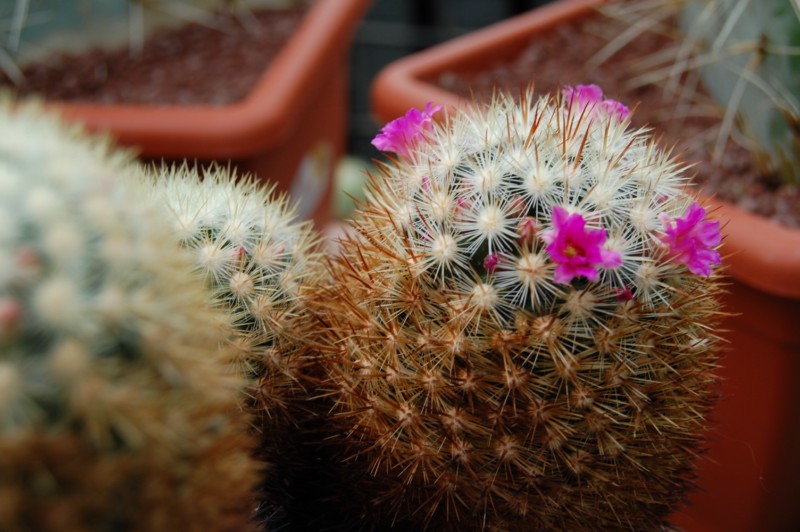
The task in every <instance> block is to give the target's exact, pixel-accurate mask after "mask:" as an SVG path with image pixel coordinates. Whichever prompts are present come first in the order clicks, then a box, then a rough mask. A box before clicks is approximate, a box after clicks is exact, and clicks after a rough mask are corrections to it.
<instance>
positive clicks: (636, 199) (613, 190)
mask: <svg viewBox="0 0 800 532" xmlns="http://www.w3.org/2000/svg"><path fill="white" fill-rule="evenodd" d="M598 91H599V89H598V88H597V87H595V86H588V87H587V86H579V87H577V88H574V89H573V88H570V89H567V90H566V91H565V94H564V99H563V101H553V100H550V99H547V98H540V99H538V100H533V99H532V96H531V95H530V94H526V95H525V97H524V98H523V101H522V103H520V104H518V103H516V102H515V101H514V100H513V99H512V98H510V97H507V96H499V97H497V98H496V99H495V100H494V101H493V102H492V104H491V105H489V106H487V107H486V108H485V109H484V110H483V111H481V112H479V113H473V114H469V113H460V114H457V115H456V116H454V117H451V118H449V121H448V124H447V126H446V127H433V126H432V124H429V125H428V126H427V127H417V131H418V132H419V135H422V136H424V137H425V138H424V139H412V143H413V144H414V145H415V148H416V149H413V151H411V152H410V153H408V156H401V157H399V158H398V160H397V163H396V165H394V166H393V167H387V166H384V167H383V168H384V170H383V172H382V174H383V175H382V176H381V180H383V181H385V182H386V183H387V184H388V185H387V186H379V184H378V182H377V180H373V186H372V188H371V190H370V191H369V193H368V197H369V201H368V209H369V212H368V214H369V215H370V218H372V217H375V216H380V217H383V218H385V219H386V221H387V222H388V223H392V224H395V225H397V226H398V227H400V228H402V230H403V232H404V233H405V235H406V237H407V239H408V240H407V242H404V243H403V245H406V244H407V245H408V246H409V247H410V250H411V253H412V257H411V260H412V262H413V264H411V265H410V268H411V269H412V271H413V272H415V275H422V276H424V277H425V278H427V279H428V280H429V282H430V283H432V284H433V285H434V286H441V287H446V288H447V289H448V290H452V291H453V293H458V294H462V295H463V296H464V297H466V298H467V299H469V298H472V297H473V296H477V294H479V293H483V292H482V291H488V292H487V294H488V293H491V294H492V297H489V298H488V299H484V301H485V302H489V301H492V302H493V303H492V308H491V311H492V312H491V313H492V315H493V316H494V317H495V318H504V319H507V318H509V317H511V316H512V315H513V314H514V309H525V310H528V311H531V312H533V313H534V314H541V313H546V312H549V311H550V310H551V309H552V305H553V304H554V303H563V300H564V299H565V298H568V297H569V294H570V293H572V292H573V291H580V290H589V291H593V292H594V291H598V290H599V291H601V292H602V293H603V295H602V297H601V298H610V300H615V299H616V298H619V297H622V295H623V294H625V295H626V296H625V297H627V294H630V298H631V299H633V300H635V301H636V302H637V303H641V304H643V305H645V306H647V307H649V308H652V307H653V306H655V305H657V304H660V303H664V302H668V301H670V300H671V299H672V298H673V297H674V295H675V293H676V290H680V287H681V286H684V285H687V284H692V283H693V282H694V281H693V280H692V279H691V277H692V276H691V275H690V274H691V273H692V272H694V273H702V274H704V275H709V274H710V266H711V265H712V264H717V263H718V262H719V257H718V255H717V254H716V253H715V252H713V251H712V250H711V247H713V246H716V245H717V244H718V243H719V237H718V235H717V236H714V237H712V238H711V240H710V241H709V242H708V243H707V244H708V245H707V244H703V243H701V242H699V241H696V242H694V244H696V246H697V247H696V248H693V251H696V252H697V253H701V254H702V253H708V255H705V256H706V258H707V260H706V261H705V262H704V261H703V260H702V259H698V257H696V256H694V257H692V258H689V257H688V256H687V255H685V254H683V255H682V254H681V253H677V252H676V251H677V250H675V249H672V247H671V245H670V240H669V236H668V235H669V228H670V227H672V225H673V224H675V223H678V222H677V221H678V220H685V219H687V218H686V217H687V216H690V215H691V213H697V214H695V215H694V216H695V217H697V216H699V218H700V219H702V217H703V216H704V214H705V213H704V212H702V213H701V212H700V211H702V208H700V207H699V206H698V205H695V202H694V200H693V199H692V197H691V196H690V195H688V194H686V193H685V192H684V191H683V189H684V188H685V187H686V185H687V180H686V176H685V175H684V174H683V173H682V172H681V167H680V166H679V165H678V164H677V163H676V162H675V161H674V160H672V159H670V158H669V156H668V154H667V153H664V152H663V151H661V150H659V149H658V148H657V147H656V146H655V145H654V144H653V142H652V140H651V139H650V138H649V137H648V136H647V135H646V134H645V132H644V131H631V130H630V129H629V128H628V127H627V120H626V116H627V108H622V109H621V108H619V107H618V106H619V105H620V104H619V103H618V102H614V101H613V100H608V99H605V100H604V99H603V97H602V92H598ZM620 113H621V114H620ZM698 209H700V210H699V211H698ZM680 223H681V226H682V227H683V225H684V224H685V222H680ZM695 223H701V224H702V222H699V220H695ZM705 223H706V224H708V223H711V224H715V223H713V222H705ZM700 227H706V226H705V225H701V226H700ZM715 227H718V224H716V225H715ZM717 231H718V229H717ZM372 236H373V237H374V238H375V239H376V240H377V241H378V242H382V240H384V239H385V237H382V236H381V235H380V234H375V235H372ZM686 266H688V271H687V267H686ZM595 295H599V294H595ZM495 296H496V297H495ZM477 299H481V298H477ZM504 319H501V320H500V322H504V321H505V322H507V320H504Z"/></svg>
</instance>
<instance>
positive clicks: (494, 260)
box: [483, 253, 500, 273]
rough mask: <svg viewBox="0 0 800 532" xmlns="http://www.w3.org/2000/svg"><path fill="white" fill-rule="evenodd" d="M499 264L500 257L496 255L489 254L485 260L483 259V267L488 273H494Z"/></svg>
mask: <svg viewBox="0 0 800 532" xmlns="http://www.w3.org/2000/svg"><path fill="white" fill-rule="evenodd" d="M499 263H500V257H499V256H498V255H497V253H489V254H488V255H486V258H485V259H483V267H484V268H485V269H486V271H487V272H488V273H494V270H495V268H497V265H498V264H499Z"/></svg>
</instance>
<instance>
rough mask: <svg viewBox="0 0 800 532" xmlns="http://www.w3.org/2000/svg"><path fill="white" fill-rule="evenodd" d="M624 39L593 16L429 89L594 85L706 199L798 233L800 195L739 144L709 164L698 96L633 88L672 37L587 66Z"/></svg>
mask: <svg viewBox="0 0 800 532" xmlns="http://www.w3.org/2000/svg"><path fill="white" fill-rule="evenodd" d="M621 31H622V27H621V26H620V23H617V22H615V21H613V20H610V19H607V18H605V17H603V16H602V15H600V14H596V15H592V16H590V17H588V18H584V19H582V20H579V21H576V22H571V23H569V24H564V25H560V26H558V27H556V28H554V29H553V30H552V31H550V32H548V33H546V34H544V35H540V36H537V37H536V39H535V40H533V41H531V42H530V43H529V45H528V46H527V47H526V48H525V49H523V50H522V51H521V52H520V53H519V54H518V55H517V56H516V57H514V58H513V59H510V60H508V61H506V62H502V63H498V64H495V65H487V67H488V68H485V69H484V70H482V71H480V72H445V73H442V74H440V75H439V76H438V77H437V78H436V79H431V80H429V81H430V82H433V83H436V84H438V85H439V86H441V87H443V88H445V89H447V90H450V91H452V92H456V93H458V94H461V95H465V96H466V95H470V94H476V95H477V96H478V97H479V98H480V97H485V96H487V95H490V94H491V92H492V90H493V87H503V88H509V89H511V90H512V92H517V91H518V90H519V89H520V88H524V87H526V86H528V85H529V84H530V83H531V82H533V83H534V85H535V90H536V91H537V92H539V93H545V92H553V91H556V90H558V88H559V87H562V86H565V85H578V84H584V85H585V84H590V83H594V84H597V85H599V86H600V87H601V88H602V89H603V91H604V92H605V94H606V95H607V97H611V98H614V99H617V100H619V101H621V102H623V103H625V104H627V105H629V106H631V107H632V108H633V107H635V111H634V114H633V119H632V120H633V124H634V125H635V126H652V127H653V128H654V130H655V134H657V135H660V136H663V139H662V141H663V142H664V143H666V145H674V146H675V150H674V152H673V153H675V154H676V155H678V156H680V157H682V158H683V159H684V160H685V161H686V162H687V163H689V164H692V165H693V166H692V168H691V170H690V171H691V172H692V173H694V174H695V181H696V183H697V184H698V185H700V187H702V189H703V190H704V192H705V193H707V194H709V195H713V196H716V197H717V198H720V199H723V200H725V201H727V202H729V203H732V204H736V205H738V206H739V207H741V208H743V209H746V210H749V211H751V212H755V213H758V214H760V215H762V216H765V217H767V218H770V219H772V220H774V221H776V222H778V223H780V224H783V225H786V226H789V227H800V187H797V186H789V185H785V184H782V183H781V181H780V179H779V177H778V176H777V175H770V174H768V173H764V172H762V171H761V170H760V168H759V167H758V165H757V163H756V161H755V159H754V157H753V156H752V155H751V153H750V152H749V151H748V150H747V149H746V148H745V147H743V145H741V144H740V143H738V142H737V141H738V140H740V139H739V138H734V136H733V135H731V137H730V138H729V139H728V141H727V143H726V147H725V149H724V152H723V155H722V156H721V157H720V158H719V159H720V160H719V162H718V163H712V162H711V161H712V159H713V157H712V154H713V153H714V145H715V143H716V140H717V137H718V131H719V129H720V124H721V122H722V119H721V117H722V112H721V111H720V110H719V109H718V108H717V106H715V105H714V104H713V103H712V102H710V100H709V98H708V96H707V95H705V94H704V93H703V92H702V89H700V90H698V91H697V92H695V93H694V94H693V96H692V100H691V101H688V100H687V99H681V98H680V97H678V96H676V95H674V94H671V93H670V92H669V91H667V90H665V88H664V87H663V86H656V85H644V86H639V87H632V83H631V80H632V79H634V76H635V74H634V73H636V72H642V70H643V67H642V64H643V62H642V61H643V58H646V57H648V56H651V55H652V54H655V53H656V52H663V51H664V50H667V49H668V47H670V46H673V45H674V43H675V41H674V40H672V38H671V37H669V36H667V35H665V34H661V33H659V34H656V33H653V32H649V33H646V34H642V35H640V36H639V37H637V39H636V40H635V41H633V42H632V43H630V44H629V45H627V46H626V47H624V48H622V50H621V51H619V52H618V53H617V54H615V55H613V56H612V57H611V58H609V59H607V60H606V61H605V62H603V63H602V64H600V65H597V66H592V65H591V64H590V62H589V60H590V58H592V57H593V56H595V54H596V53H597V52H598V51H599V50H601V49H602V48H603V46H604V45H606V44H607V43H608V42H609V39H611V38H613V36H615V35H619V34H620V33H621ZM651 68H652V67H651Z"/></svg>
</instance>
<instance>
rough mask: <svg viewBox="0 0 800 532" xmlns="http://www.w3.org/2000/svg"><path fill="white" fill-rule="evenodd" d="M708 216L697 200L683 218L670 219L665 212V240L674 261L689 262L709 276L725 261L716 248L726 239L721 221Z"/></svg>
mask: <svg viewBox="0 0 800 532" xmlns="http://www.w3.org/2000/svg"><path fill="white" fill-rule="evenodd" d="M705 216H706V211H705V209H704V208H703V207H701V206H700V204H699V203H697V202H694V203H692V204H691V205H690V206H689V208H688V209H686V213H685V214H684V215H683V217H678V218H670V217H669V216H667V215H666V214H662V215H661V216H660V218H661V222H662V223H663V224H664V236H663V237H662V238H661V240H662V241H663V242H664V243H665V244H666V245H667V247H668V248H669V255H670V257H671V258H672V260H674V261H676V262H679V263H681V264H685V265H686V266H687V267H688V268H689V271H690V272H692V273H693V274H695V275H703V276H706V277H708V276H709V275H711V267H712V266H716V265H718V264H720V263H721V262H722V259H721V258H720V256H719V253H718V252H717V251H716V250H714V249H713V248H715V247H717V246H718V245H719V244H720V242H721V240H722V238H721V237H720V233H719V221H717V220H715V221H713V222H708V221H704V219H705Z"/></svg>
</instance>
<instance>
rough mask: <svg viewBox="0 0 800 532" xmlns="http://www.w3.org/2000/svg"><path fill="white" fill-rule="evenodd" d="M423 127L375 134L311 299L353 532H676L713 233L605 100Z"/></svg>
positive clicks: (492, 107) (415, 124) (493, 110)
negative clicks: (381, 155) (368, 165)
mask: <svg viewBox="0 0 800 532" xmlns="http://www.w3.org/2000/svg"><path fill="white" fill-rule="evenodd" d="M437 112H440V109H439V108H438V107H434V106H431V105H428V106H427V107H426V109H425V110H424V111H419V110H411V111H410V112H409V114H408V115H406V116H405V117H402V118H400V119H398V120H396V121H394V122H392V123H390V124H388V125H387V126H386V128H384V130H383V132H382V134H381V135H379V137H378V138H376V140H375V142H374V144H375V145H376V146H377V147H379V148H380V149H382V150H384V151H391V152H394V155H393V156H392V158H391V160H390V161H389V162H385V163H382V164H381V165H380V167H379V173H378V175H376V176H372V177H371V179H370V183H369V186H368V190H367V194H366V200H365V202H364V204H363V205H362V207H361V209H360V211H359V213H358V214H357V215H356V217H355V219H354V221H353V231H352V234H351V236H349V237H348V238H345V239H344V240H343V242H342V243H341V248H342V250H341V254H340V256H339V257H337V258H336V259H334V260H332V261H331V264H330V268H329V270H330V279H329V282H328V283H327V284H326V285H325V286H324V287H323V288H321V289H320V290H321V293H320V295H319V297H318V298H316V304H317V312H318V315H319V320H320V321H321V323H323V324H324V327H322V328H321V332H320V338H319V339H318V344H319V346H320V349H321V350H322V356H321V360H322V362H323V363H324V365H325V367H326V376H325V380H324V381H323V382H322V383H321V384H320V386H321V388H322V389H323V390H324V392H325V393H328V394H329V395H330V397H331V399H332V405H331V414H330V417H329V419H330V420H331V424H332V430H331V436H330V438H329V439H327V440H326V443H328V445H330V447H331V448H335V449H336V450H335V451H333V452H335V453H337V456H338V457H339V458H340V459H341V461H343V462H345V463H346V464H347V466H348V467H347V468H346V469H344V471H345V473H343V475H344V477H343V478H348V479H349V482H350V484H349V485H348V489H346V490H344V489H341V488H339V489H338V490H337V489H335V490H334V495H332V497H334V500H335V501H336V504H337V505H338V506H340V507H348V505H350V506H349V508H351V511H352V512H353V514H352V515H354V516H358V523H357V524H354V523H352V522H351V523H350V526H353V527H356V528H358V527H361V528H375V529H384V528H387V527H388V526H390V525H392V524H397V525H399V524H400V523H405V524H408V525H410V526H411V528H412V529H419V528H420V527H423V526H427V527H429V528H430V529H432V530H439V529H453V530H471V529H498V530H506V529H510V530H589V529H592V530H594V529H597V530H604V529H617V528H630V529H635V530H651V529H652V530H655V529H660V528H662V527H665V526H667V523H668V515H669V513H670V512H671V511H672V510H674V509H675V508H676V506H677V505H679V503H680V501H681V500H682V499H683V497H684V495H685V493H686V492H687V490H688V488H689V487H691V486H692V483H693V478H694V471H695V465H694V462H695V460H694V459H695V458H696V457H697V455H698V454H699V453H700V452H701V449H702V447H703V438H702V433H703V430H704V429H705V428H706V425H707V421H706V419H707V415H708V413H709V410H710V408H711V406H712V405H713V402H714V399H715V393H714V391H713V384H714V382H715V374H714V371H713V370H714V368H715V365H716V363H717V352H718V345H719V339H718V337H717V336H716V333H715V326H716V324H717V323H718V321H719V320H720V317H721V315H720V309H719V302H718V300H717V296H718V293H719V291H720V284H719V275H718V274H717V273H716V267H717V265H718V264H719V263H720V256H719V253H718V252H717V250H716V248H717V246H718V245H719V243H720V236H719V222H718V221H712V220H708V219H707V213H706V212H705V209H704V208H703V207H702V206H701V204H700V203H699V202H698V201H697V200H696V199H695V198H694V197H693V196H692V194H691V193H690V191H689V190H688V189H687V185H688V178H687V176H686V175H685V174H684V173H683V169H682V168H681V166H680V165H679V164H678V163H677V162H676V161H675V160H673V159H671V158H670V155H669V152H668V151H665V150H663V149H662V148H660V147H659V146H658V145H657V144H656V143H655V141H654V140H653V139H652V138H651V137H650V136H649V135H648V133H647V132H646V131H643V130H634V129H632V128H631V127H630V125H629V120H628V118H627V115H628V109H627V107H625V106H624V105H622V104H620V103H619V102H616V101H613V100H610V99H605V98H604V97H603V96H602V91H601V90H600V89H599V88H598V87H595V86H579V87H574V88H568V89H566V90H565V91H563V93H562V94H558V95H556V96H554V97H541V98H536V97H534V96H533V93H532V92H530V91H528V92H527V93H525V94H523V95H522V97H521V100H520V101H515V99H514V98H512V97H511V96H509V95H506V94H498V95H497V96H496V97H494V98H493V99H492V100H491V101H490V102H487V103H486V104H485V105H475V106H473V107H471V108H465V109H463V110H459V111H456V112H454V113H453V114H451V115H448V116H447V117H446V118H445V119H444V120H443V123H437V122H435V121H434V117H435V114H436V113H437ZM320 393H321V394H322V393H323V392H322V391H321V392H320ZM359 494H362V495H363V494H366V495H365V497H363V498H362V499H361V500H358V495H359ZM355 504H357V505H358V506H357V507H355V508H354V507H353V505H355Z"/></svg>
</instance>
